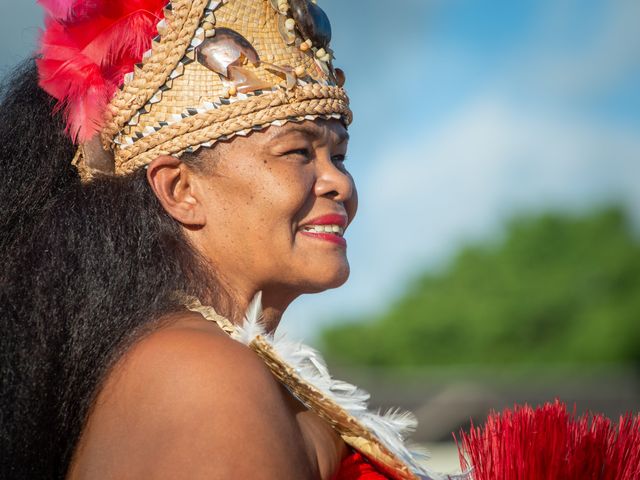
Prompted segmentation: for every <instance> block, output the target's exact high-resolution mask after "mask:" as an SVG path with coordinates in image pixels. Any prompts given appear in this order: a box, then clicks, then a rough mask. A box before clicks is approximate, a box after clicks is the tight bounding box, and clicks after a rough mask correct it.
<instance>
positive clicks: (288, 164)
mask: <svg viewBox="0 0 640 480" xmlns="http://www.w3.org/2000/svg"><path fill="white" fill-rule="evenodd" d="M347 142H348V136H347V132H346V129H345V128H344V126H343V125H342V123H341V122H339V121H337V120H328V121H325V120H316V121H306V122H304V123H288V124H286V125H284V126H282V127H270V128H268V129H266V130H264V131H260V132H254V133H252V134H251V135H250V136H248V137H235V138H234V139H233V140H231V141H228V142H221V143H219V144H217V145H216V147H215V148H213V149H210V150H202V152H203V153H201V154H200V155H201V156H202V157H201V161H202V162H203V163H204V164H205V165H207V166H206V167H205V168H204V169H203V171H202V173H199V174H198V176H197V180H198V182H197V183H198V187H197V188H199V189H201V193H202V195H200V197H201V198H202V202H203V206H204V211H205V216H206V222H205V224H204V226H203V227H202V228H201V229H199V230H198V231H197V233H194V232H192V234H191V236H192V238H193V237H194V236H195V237H197V238H196V239H194V240H195V243H197V244H198V247H199V249H200V250H201V251H202V252H203V253H204V254H205V256H206V257H207V258H208V259H209V260H210V261H211V262H212V264H213V265H214V266H215V268H216V271H217V272H218V275H220V276H221V277H222V280H223V281H224V282H225V283H227V285H228V286H229V287H230V288H231V289H232V290H236V293H237V294H239V295H241V296H246V295H252V294H253V293H255V292H257V291H259V290H262V291H263V296H264V298H267V299H271V301H272V302H275V303H278V302H280V303H282V304H288V303H289V302H290V301H291V300H293V299H294V298H295V297H297V296H299V295H300V294H303V293H313V292H319V291H323V290H326V289H329V288H335V287H338V286H340V285H342V284H343V283H344V282H345V281H346V280H347V278H348V275H349V263H348V261H347V246H346V240H345V239H344V237H343V234H344V230H345V229H346V227H347V226H348V224H349V223H350V222H351V220H353V217H354V215H355V213H356V208H357V194H356V190H355V186H354V183H353V179H352V178H351V176H350V174H349V173H348V172H347V170H346V168H345V165H344V160H345V156H346V153H347Z"/></svg>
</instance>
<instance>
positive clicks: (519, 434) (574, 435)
mask: <svg viewBox="0 0 640 480" xmlns="http://www.w3.org/2000/svg"><path fill="white" fill-rule="evenodd" d="M460 435H461V442H460V443H458V440H457V439H456V443H458V448H459V450H460V464H461V467H462V469H463V470H467V469H468V468H469V467H470V466H471V467H473V471H472V478H473V479H474V480H497V479H499V480H551V479H554V480H555V479H558V480H560V479H562V480H638V479H640V415H637V416H633V415H631V414H628V415H627V416H625V417H623V418H621V419H620V422H619V424H618V425H617V428H616V426H614V425H613V424H612V422H611V421H610V420H609V419H607V418H606V417H604V416H602V415H595V416H592V415H590V414H585V415H583V416H582V417H579V418H577V417H576V415H575V413H573V414H569V413H568V412H567V408H566V406H565V405H564V404H563V403H561V402H559V401H557V400H556V402H555V403H553V404H550V403H548V404H545V405H544V406H542V407H539V408H537V409H535V410H534V409H533V408H531V407H529V406H525V407H518V406H516V407H515V408H514V409H513V410H505V411H504V412H502V413H501V414H497V413H493V414H491V415H490V416H489V418H488V419H487V422H486V424H485V425H484V427H473V426H472V428H471V431H470V432H469V433H465V432H461V434H460Z"/></svg>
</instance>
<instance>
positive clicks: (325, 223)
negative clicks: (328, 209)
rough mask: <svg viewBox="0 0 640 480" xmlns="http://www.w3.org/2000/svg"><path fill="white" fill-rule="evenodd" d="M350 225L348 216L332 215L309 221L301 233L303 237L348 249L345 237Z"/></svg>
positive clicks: (302, 227)
mask: <svg viewBox="0 0 640 480" xmlns="http://www.w3.org/2000/svg"><path fill="white" fill-rule="evenodd" d="M348 223H349V219H348V218H347V216H346V215H341V214H339V213H331V214H328V215H323V216H321V217H316V218H314V219H312V220H309V221H308V222H306V223H305V224H304V225H301V226H300V229H299V231H300V233H301V234H302V235H305V236H308V237H312V238H315V239H318V240H324V241H327V242H331V243H334V244H336V245H340V246H342V247H346V246H347V241H346V240H345V239H344V238H343V235H344V231H345V228H346V227H347V224H348Z"/></svg>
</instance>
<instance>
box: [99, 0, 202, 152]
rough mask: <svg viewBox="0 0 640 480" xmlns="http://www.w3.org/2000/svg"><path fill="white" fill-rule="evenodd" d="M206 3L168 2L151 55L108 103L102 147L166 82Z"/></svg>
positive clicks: (197, 23) (189, 0) (180, 56)
mask: <svg viewBox="0 0 640 480" xmlns="http://www.w3.org/2000/svg"><path fill="white" fill-rule="evenodd" d="M208 3H209V2H208V0H173V1H172V2H171V6H172V10H171V11H167V12H166V20H167V23H168V28H167V32H166V33H165V34H164V35H163V36H162V37H161V39H160V42H158V43H157V44H156V45H154V49H153V55H152V56H151V57H150V58H148V59H147V60H146V61H145V62H144V64H143V66H142V68H140V69H137V70H136V72H135V76H134V79H133V80H132V81H131V82H129V83H127V84H125V85H124V87H123V89H122V90H120V91H119V92H118V93H117V94H116V96H115V97H114V98H113V100H112V101H111V103H110V113H111V114H112V115H113V116H112V118H111V119H110V121H109V122H108V124H107V126H106V127H105V128H104V130H103V132H102V141H103V143H104V144H105V146H106V145H109V144H110V142H111V140H112V138H113V137H114V136H115V135H116V134H117V133H118V132H119V131H120V130H121V129H122V127H123V126H124V125H125V123H127V122H128V121H129V120H130V119H131V117H132V116H133V115H134V114H135V112H136V111H137V110H138V109H140V108H142V107H143V106H144V104H145V103H147V102H148V101H149V99H150V98H151V97H153V95H154V94H155V93H156V91H157V90H158V89H159V88H160V87H161V86H162V85H163V84H164V83H165V82H166V80H167V77H168V76H169V74H170V73H171V72H172V71H173V69H174V68H175V67H176V65H177V64H178V62H179V61H180V60H181V59H182V57H184V54H185V51H186V50H187V48H188V46H189V44H190V43H191V39H192V38H193V35H194V33H195V31H196V29H197V28H198V25H199V24H200V18H201V17H202V14H203V12H204V9H205V7H206V6H207V4H208Z"/></svg>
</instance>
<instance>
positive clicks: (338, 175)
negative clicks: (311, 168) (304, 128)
mask: <svg viewBox="0 0 640 480" xmlns="http://www.w3.org/2000/svg"><path fill="white" fill-rule="evenodd" d="M317 168H318V172H317V177H316V184H315V194H316V196H318V197H325V198H329V199H331V200H333V201H336V202H340V203H342V204H345V205H346V204H348V203H349V202H350V201H351V200H352V199H354V198H355V185H354V182H353V178H352V177H351V175H350V174H349V172H347V171H346V170H345V169H344V168H343V167H342V164H341V163H340V164H337V163H334V162H333V161H332V160H331V158H330V157H328V156H327V158H322V159H321V161H319V162H317Z"/></svg>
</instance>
